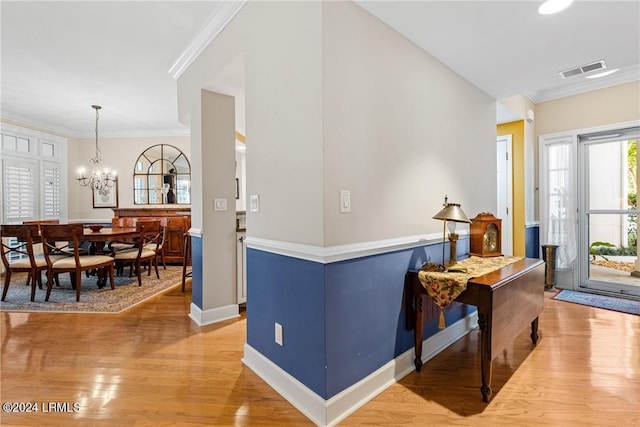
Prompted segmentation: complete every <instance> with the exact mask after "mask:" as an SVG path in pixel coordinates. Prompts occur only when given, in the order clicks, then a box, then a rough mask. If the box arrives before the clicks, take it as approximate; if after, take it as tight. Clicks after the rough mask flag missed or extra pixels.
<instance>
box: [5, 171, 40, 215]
mask: <svg viewBox="0 0 640 427" xmlns="http://www.w3.org/2000/svg"><path fill="white" fill-rule="evenodd" d="M2 166H3V168H2V174H3V183H4V188H3V193H4V200H3V204H4V218H3V219H4V222H5V223H6V224H20V223H21V222H22V221H25V220H30V219H34V218H35V217H36V213H37V204H36V200H37V197H36V194H37V193H36V192H37V187H36V163H35V162H28V161H19V160H13V159H5V160H3V162H2Z"/></svg>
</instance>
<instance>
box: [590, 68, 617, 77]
mask: <svg viewBox="0 0 640 427" xmlns="http://www.w3.org/2000/svg"><path fill="white" fill-rule="evenodd" d="M616 71H618V68H616V69H615V70H609V71H604V72H602V73H598V74H593V75H591V76H586V77H585V79H597V78H599V77H604V76H608V75H609V74H613V73H615V72H616Z"/></svg>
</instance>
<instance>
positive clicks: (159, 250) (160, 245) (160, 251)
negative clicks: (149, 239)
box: [145, 222, 167, 270]
mask: <svg viewBox="0 0 640 427" xmlns="http://www.w3.org/2000/svg"><path fill="white" fill-rule="evenodd" d="M160 227H162V232H161V234H160V238H159V240H158V242H153V243H147V244H146V245H145V246H146V247H147V249H152V250H154V251H155V252H156V263H157V262H158V258H160V261H161V262H162V268H164V269H165V270H166V269H167V264H166V262H165V261H164V252H165V250H164V248H165V246H166V243H165V240H166V238H167V226H166V225H164V224H162V222H160Z"/></svg>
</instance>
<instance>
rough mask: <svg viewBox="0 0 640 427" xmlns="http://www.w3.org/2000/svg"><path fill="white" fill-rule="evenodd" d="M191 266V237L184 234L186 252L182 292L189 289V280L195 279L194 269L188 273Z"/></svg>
mask: <svg viewBox="0 0 640 427" xmlns="http://www.w3.org/2000/svg"><path fill="white" fill-rule="evenodd" d="M190 264H191V235H190V234H189V233H188V232H187V233H184V251H183V253H182V292H184V291H185V289H186V287H187V279H188V278H193V269H192V268H191V269H189V270H188V271H187V267H188V266H189V265H190Z"/></svg>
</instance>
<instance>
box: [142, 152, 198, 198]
mask: <svg viewBox="0 0 640 427" xmlns="http://www.w3.org/2000/svg"><path fill="white" fill-rule="evenodd" d="M133 203H134V204H136V205H162V204H179V205H189V204H191V165H190V163H189V159H187V156H185V155H184V153H183V152H182V151H180V150H179V149H177V148H176V147H174V146H173V145H168V144H158V145H154V146H151V147H149V148H147V149H146V150H145V151H144V152H143V153H142V154H141V155H140V157H138V160H136V164H135V166H134V170H133Z"/></svg>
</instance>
